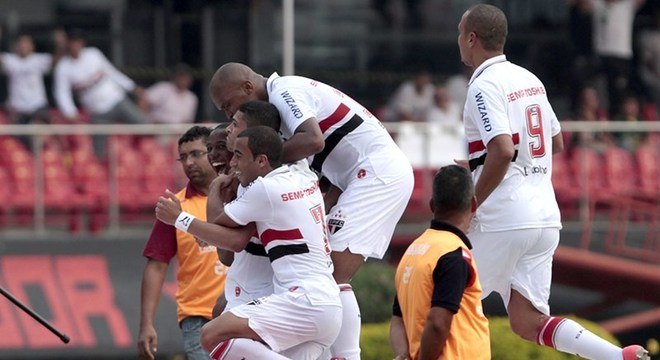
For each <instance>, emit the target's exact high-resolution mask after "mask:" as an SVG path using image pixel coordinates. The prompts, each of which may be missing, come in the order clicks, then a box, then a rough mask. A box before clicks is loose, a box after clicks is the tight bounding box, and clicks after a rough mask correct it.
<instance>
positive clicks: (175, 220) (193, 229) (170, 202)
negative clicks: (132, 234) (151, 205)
mask: <svg viewBox="0 0 660 360" xmlns="http://www.w3.org/2000/svg"><path fill="white" fill-rule="evenodd" d="M167 196H168V198H165V197H162V196H161V197H160V198H159V199H158V204H157V205H156V217H157V218H158V219H159V220H160V221H162V222H164V223H166V224H170V225H174V226H175V227H176V228H177V229H179V230H182V231H185V232H187V233H189V234H192V235H194V236H196V237H198V238H200V239H202V240H203V241H205V242H206V243H208V244H211V245H214V246H216V247H220V248H223V249H227V250H231V251H234V252H238V251H241V250H243V249H244V248H245V245H247V243H248V241H249V240H250V237H251V236H252V234H253V233H254V231H255V228H254V224H248V225H247V226H245V227H241V228H230V227H227V226H222V225H218V224H213V223H208V222H206V221H202V220H199V219H197V218H196V217H195V216H193V215H191V214H188V213H186V212H184V211H181V203H180V201H179V199H177V198H176V196H174V194H173V193H172V192H171V191H169V190H167Z"/></svg>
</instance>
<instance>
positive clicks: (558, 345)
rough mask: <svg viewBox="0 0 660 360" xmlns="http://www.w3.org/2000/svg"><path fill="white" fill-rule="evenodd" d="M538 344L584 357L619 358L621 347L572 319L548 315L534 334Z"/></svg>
mask: <svg viewBox="0 0 660 360" xmlns="http://www.w3.org/2000/svg"><path fill="white" fill-rule="evenodd" d="M536 342H537V343H538V344H539V345H545V346H549V347H551V348H554V349H556V350H559V351H562V352H566V353H569V354H573V355H578V356H580V357H583V358H586V359H621V358H622V356H623V355H622V353H621V348H619V347H618V346H615V345H614V344H612V343H610V342H608V341H606V340H605V339H602V338H600V337H598V336H596V335H595V334H594V333H592V332H591V331H589V330H587V329H585V328H583V327H582V326H581V325H580V324H578V323H576V322H575V321H573V320H570V319H565V318H560V317H550V318H549V319H548V321H546V323H545V324H543V326H541V330H540V331H539V333H538V334H537V335H536Z"/></svg>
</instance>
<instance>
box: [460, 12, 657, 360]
mask: <svg viewBox="0 0 660 360" xmlns="http://www.w3.org/2000/svg"><path fill="white" fill-rule="evenodd" d="M458 30H459V35H458V46H459V49H460V53H461V60H462V61H463V63H464V64H465V65H467V66H469V67H471V68H473V69H474V73H473V75H472V78H471V79H470V82H469V89H468V96H467V100H466V102H465V109H464V112H463V113H464V124H465V133H466V135H467V138H468V141H469V166H470V169H471V170H472V172H473V176H474V179H475V184H476V185H475V191H476V197H477V202H478V204H479V207H478V209H477V213H476V216H475V218H474V221H473V223H472V224H471V227H470V231H469V234H468V235H469V237H470V240H471V241H472V244H473V245H474V249H473V254H474V257H475V259H476V261H477V267H478V269H479V277H480V279H481V284H482V286H483V296H484V297H485V296H488V294H490V293H491V292H493V291H495V292H497V293H499V294H500V296H501V297H502V299H503V300H504V304H505V306H506V307H507V310H508V313H509V322H510V324H511V329H512V330H513V331H514V332H515V333H516V334H518V335H519V336H520V337H522V338H523V339H525V340H528V341H536V342H537V343H538V344H539V345H545V346H549V347H552V348H554V349H557V350H559V351H563V352H567V353H571V354H576V355H579V356H582V357H585V358H588V359H624V360H628V359H648V355H647V352H646V351H645V350H644V349H643V348H642V347H641V346H637V345H633V346H628V347H626V348H624V349H621V348H619V347H617V346H615V345H613V344H610V343H609V342H607V341H605V340H604V339H601V338H600V337H598V336H596V335H594V334H593V333H591V332H589V331H588V330H586V329H584V328H583V327H582V326H580V325H579V324H578V323H576V322H575V321H573V320H570V319H565V318H561V317H553V316H550V315H549V314H550V309H549V306H548V298H549V296H550V282H551V272H552V256H553V254H554V251H555V249H556V247H557V245H558V243H559V230H560V228H561V222H560V215H559V207H558V206H557V202H556V200H555V194H554V190H553V187H552V182H551V176H552V154H553V153H556V152H559V151H561V150H562V149H563V141H562V135H561V130H560V126H559V122H558V121H557V116H556V115H555V113H554V111H553V110H552V107H551V106H550V103H549V102H548V97H547V95H546V90H545V87H544V86H543V84H542V83H541V81H540V80H539V79H538V78H537V77H536V76H534V74H532V73H531V72H529V71H527V70H526V69H524V68H522V67H520V66H517V65H514V64H512V63H510V62H509V61H507V59H506V56H505V55H504V53H503V49H504V43H505V40H506V35H507V20H506V17H505V15H504V13H503V12H502V11H501V10H500V9H498V8H496V7H494V6H491V5H483V4H482V5H475V6H473V7H471V8H470V9H468V10H467V11H466V12H465V13H464V14H463V17H462V19H461V21H460V24H459V25H458Z"/></svg>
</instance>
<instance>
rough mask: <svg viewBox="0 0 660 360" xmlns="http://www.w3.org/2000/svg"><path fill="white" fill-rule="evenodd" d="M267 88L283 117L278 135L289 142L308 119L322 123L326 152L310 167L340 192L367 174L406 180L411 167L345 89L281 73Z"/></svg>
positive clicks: (268, 83)
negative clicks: (346, 93) (371, 173)
mask: <svg viewBox="0 0 660 360" xmlns="http://www.w3.org/2000/svg"><path fill="white" fill-rule="evenodd" d="M266 89H267V92H268V101H269V102H270V103H271V104H273V105H275V107H277V109H278V110H279V113H280V116H281V117H282V126H281V128H280V131H281V132H282V135H283V136H284V137H285V138H287V139H288V138H289V137H291V136H292V135H293V134H294V133H295V131H296V129H297V128H298V126H300V124H302V123H303V122H304V121H306V120H308V119H310V118H316V120H317V121H318V122H319V127H320V128H321V131H322V132H323V136H324V138H325V148H324V149H323V151H322V152H320V153H319V154H316V155H315V156H313V157H312V158H311V159H310V164H311V166H312V168H314V169H315V170H316V171H318V172H320V173H322V174H323V175H324V176H325V177H327V178H328V180H330V182H331V183H332V184H333V185H335V186H337V187H339V188H340V189H341V190H342V191H343V190H346V189H347V188H348V186H349V184H350V183H351V182H352V181H356V180H358V179H360V178H361V177H362V176H361V175H360V173H363V172H364V171H367V172H374V174H373V175H375V176H376V177H378V178H379V179H381V180H382V181H383V182H384V183H389V182H391V181H394V180H398V179H400V178H401V177H402V172H401V169H402V168H404V167H410V163H409V162H408V160H407V159H406V157H405V155H404V154H403V152H402V151H401V150H400V149H399V148H398V147H397V146H396V144H395V143H394V141H393V140H392V138H391V137H390V135H389V133H388V132H387V130H386V129H385V127H383V125H382V124H381V123H380V121H378V119H377V118H376V117H375V116H373V115H372V114H371V113H370V112H369V111H368V110H367V109H365V108H364V107H363V106H362V105H360V104H359V103H358V102H357V101H355V100H353V99H351V98H350V97H349V96H347V95H345V94H343V93H342V92H341V91H339V90H337V89H335V88H333V87H331V86H329V85H326V84H324V83H321V82H318V81H315V80H312V79H308V78H305V77H301V76H284V77H280V76H279V75H277V73H273V74H272V75H271V76H270V77H269V78H268V81H267V83H266Z"/></svg>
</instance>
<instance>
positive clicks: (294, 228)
mask: <svg viewBox="0 0 660 360" xmlns="http://www.w3.org/2000/svg"><path fill="white" fill-rule="evenodd" d="M224 211H225V214H227V216H229V217H230V218H231V219H232V220H234V221H235V222H236V223H238V224H240V225H246V224H248V223H250V222H255V223H256V226H257V232H258V233H259V238H260V239H261V242H262V243H263V244H264V246H265V248H266V252H267V253H268V257H269V259H270V261H271V266H272V267H273V274H274V293H275V294H282V293H286V292H288V291H295V290H296V289H303V290H304V292H305V295H306V296H307V298H308V299H309V301H310V302H311V303H312V304H314V305H340V304H341V303H340V301H339V287H338V286H337V284H336V282H335V280H334V278H333V277H332V272H333V265H332V261H331V259H330V247H329V246H328V243H327V240H326V236H325V209H324V207H323V197H322V195H321V191H320V190H319V187H318V181H316V180H315V179H313V178H311V177H308V176H304V175H301V174H299V173H297V172H294V171H291V170H290V169H289V167H288V166H282V167H279V168H277V169H275V170H273V171H271V172H270V173H269V174H268V175H266V176H265V177H259V178H257V179H256V180H255V181H254V182H253V183H252V184H250V186H249V187H248V188H247V190H246V191H245V193H243V195H242V196H240V197H238V198H236V200H234V201H232V202H231V203H229V204H227V205H226V206H225V210H224Z"/></svg>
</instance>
